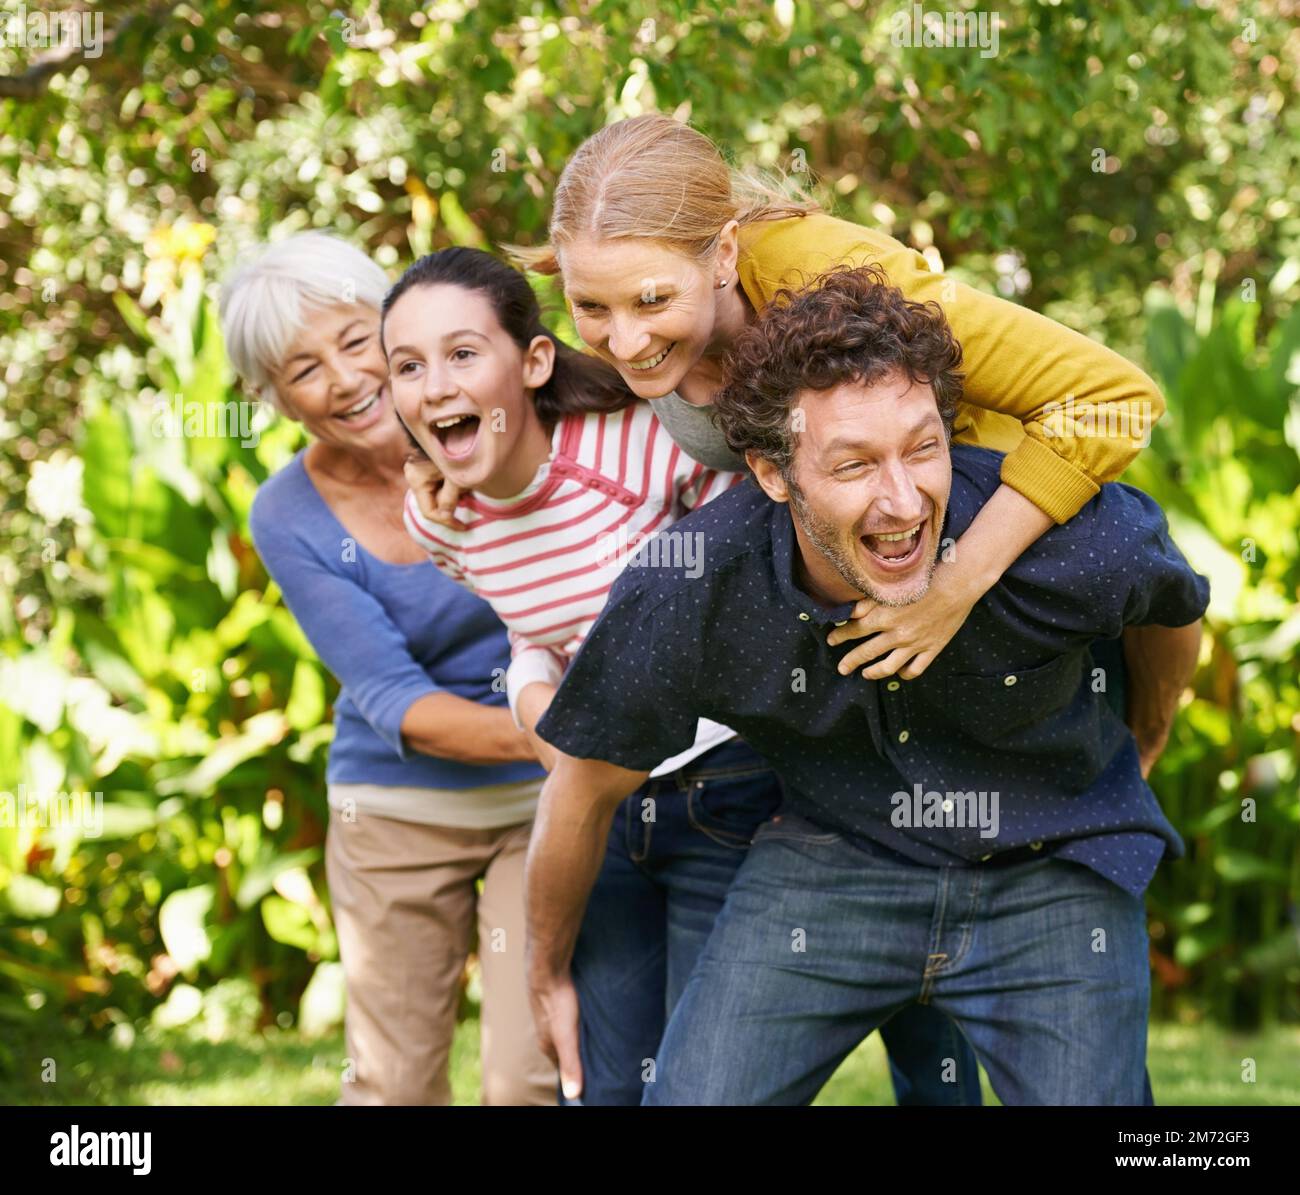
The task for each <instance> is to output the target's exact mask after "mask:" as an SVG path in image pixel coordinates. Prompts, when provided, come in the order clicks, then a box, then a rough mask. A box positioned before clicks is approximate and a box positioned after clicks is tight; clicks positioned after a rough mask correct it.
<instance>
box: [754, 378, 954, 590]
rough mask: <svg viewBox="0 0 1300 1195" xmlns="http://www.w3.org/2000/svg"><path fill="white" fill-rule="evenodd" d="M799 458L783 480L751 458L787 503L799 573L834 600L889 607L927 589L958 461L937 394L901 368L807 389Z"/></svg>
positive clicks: (763, 480)
mask: <svg viewBox="0 0 1300 1195" xmlns="http://www.w3.org/2000/svg"><path fill="white" fill-rule="evenodd" d="M791 418H792V421H793V423H794V425H795V428H796V431H795V433H794V441H795V446H794V447H795V451H794V462H793V465H792V467H791V469H790V470H789V473H788V476H785V477H783V476H782V475H781V474H780V473H779V471H778V470H777V469H776V468H775V467H774V466H773V465H772V464H771V463H770V462H768V461H764V460H762V459H761V458H753V459H751V464H752V465H753V466H754V469H755V473H756V474H757V476H758V480H759V483H760V484H761V485H762V486H763V488H764V489H765V490H766V491H767V493H768V494H769V495H770V496H771V497H773V498H775V499H776V500H777V501H786V500H788V501H789V503H790V508H791V515H792V517H793V520H794V526H795V535H796V537H797V539H798V543H799V549H800V554H801V556H802V565H803V568H802V570H801V573H802V575H801V576H800V577H799V580H800V581H801V583H803V584H804V585H805V586H806V587H807V588H808V590H809V592H810V593H811V595H812V596H814V597H816V598H818V599H819V600H821V601H823V602H825V603H826V604H828V605H838V604H840V603H843V602H848V601H855V600H857V599H858V598H859V597H864V596H865V597H868V598H870V599H872V600H873V601H876V602H879V603H880V604H881V605H884V606H904V605H908V604H909V603H911V602H915V601H917V600H919V599H920V598H921V597H922V596H923V595H924V594H925V592H926V590H927V589H928V588H929V585H930V578H931V576H932V575H933V573H934V568H935V564H936V562H937V560H938V555H939V537H940V532H941V530H942V528H943V519H944V513H945V511H946V510H947V506H948V492H949V490H950V488H951V485H952V460H951V458H950V457H949V455H948V438H947V435H946V434H945V431H944V426H943V420H942V419H941V418H940V416H939V410H938V406H937V405H936V403H935V397H934V391H933V390H932V389H931V388H930V387H929V386H928V385H925V384H923V383H918V382H913V381H911V380H909V379H908V377H907V376H906V375H905V374H903V373H901V372H893V373H889V374H886V375H885V376H884V377H883V378H881V379H879V380H877V381H875V382H873V383H871V384H870V385H866V386H864V385H862V384H861V383H859V382H845V383H842V384H840V385H839V386H836V387H835V388H834V389H832V390H825V391H817V392H814V391H805V392H803V393H802V394H801V395H800V396H799V401H798V402H797V403H796V404H795V406H794V407H793V408H792V411H791Z"/></svg>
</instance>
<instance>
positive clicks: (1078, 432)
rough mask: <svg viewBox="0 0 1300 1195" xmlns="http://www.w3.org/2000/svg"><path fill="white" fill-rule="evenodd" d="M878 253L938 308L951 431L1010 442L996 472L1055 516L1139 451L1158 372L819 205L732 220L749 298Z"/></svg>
mask: <svg viewBox="0 0 1300 1195" xmlns="http://www.w3.org/2000/svg"><path fill="white" fill-rule="evenodd" d="M842 263H847V264H851V265H855V266H860V265H868V264H875V265H878V266H879V267H880V268H881V269H882V270H883V271H884V273H885V274H886V275H887V276H888V278H889V280H890V282H891V283H892V284H893V285H894V286H897V287H898V289H899V290H901V291H902V292H903V294H905V295H906V296H907V297H908V298H909V299H914V300H917V301H918V302H926V301H928V300H934V301H935V302H936V303H938V304H939V306H940V307H942V308H943V311H944V314H945V315H946V316H947V318H948V322H949V324H950V325H951V327H952V330H953V333H954V335H955V336H956V337H957V340H958V342H959V343H960V344H961V347H962V355H963V359H964V360H963V368H964V371H965V375H966V382H965V387H964V394H963V401H962V402H961V403H959V404H958V408H957V421H956V424H955V426H954V437H955V438H956V439H958V440H960V441H962V442H963V443H967V444H983V445H985V446H987V447H989V448H996V449H999V450H1001V451H1003V452H1005V453H1006V454H1007V456H1006V459H1005V460H1004V461H1003V463H1002V480H1003V482H1004V483H1006V484H1007V485H1009V486H1011V487H1012V488H1013V489H1015V490H1017V491H1019V492H1020V493H1021V494H1023V495H1024V496H1025V497H1026V498H1028V499H1029V500H1030V501H1031V502H1033V504H1034V505H1035V506H1037V507H1039V508H1040V509H1041V510H1043V511H1044V512H1046V513H1047V514H1048V515H1050V516H1051V517H1052V518H1053V519H1055V520H1056V521H1057V522H1058V523H1064V522H1065V521H1066V520H1067V519H1069V518H1071V517H1073V516H1074V515H1075V514H1077V513H1078V511H1079V509H1080V507H1082V506H1083V504H1084V503H1085V502H1087V501H1088V499H1090V498H1091V497H1092V496H1093V495H1094V494H1096V493H1097V489H1098V484H1099V483H1100V482H1104V481H1114V480H1115V478H1117V477H1118V476H1119V475H1120V474H1121V473H1122V472H1123V471H1124V469H1125V467H1126V466H1127V465H1128V463H1129V462H1130V461H1131V460H1132V459H1133V458H1134V457H1135V456H1136V455H1137V453H1138V449H1139V447H1140V446H1141V444H1142V442H1143V436H1144V435H1149V434H1150V429H1151V427H1152V425H1153V424H1154V423H1155V421H1156V420H1157V419H1159V418H1160V416H1161V415H1162V414H1163V413H1164V409H1165V403H1164V399H1163V398H1162V397H1161V395H1160V391H1159V390H1158V389H1157V387H1156V385H1155V383H1154V382H1153V381H1152V380H1151V379H1150V378H1149V377H1147V376H1146V374H1144V373H1143V372H1142V371H1141V370H1140V369H1138V368H1137V367H1136V366H1135V365H1132V364H1130V363H1129V362H1128V361H1126V360H1125V359H1124V358H1123V357H1121V356H1120V355H1119V354H1118V353H1115V352H1112V351H1111V350H1110V349H1108V348H1105V347H1103V346H1102V345H1100V344H1097V343H1096V342H1095V341H1093V340H1089V339H1088V337H1086V336H1082V335H1080V334H1079V333H1078V332H1074V331H1071V330H1070V329H1069V328H1066V327H1064V326H1063V325H1061V324H1058V323H1055V322H1054V321H1053V320H1050V319H1048V318H1046V317H1045V316H1042V315H1039V314H1038V313H1037V312H1034V311H1030V310H1029V309H1028V308H1025V307H1020V306H1018V305H1017V304H1015V303H1010V302H1007V301H1006V300H1005V299H999V298H996V297H994V296H993V295H988V294H984V293H983V292H981V291H978V290H975V289H974V288H973V287H969V286H966V285H964V284H963V283H960V282H957V281H955V280H953V279H950V278H946V277H945V276H944V275H943V274H936V273H935V272H934V271H933V270H931V269H930V267H929V264H928V263H927V262H926V260H925V258H924V257H922V256H921V254H919V253H917V252H915V251H914V250H912V249H909V248H908V247H907V246H906V245H904V244H902V243H901V242H899V241H896V240H894V239H893V237H889V236H886V235H885V234H884V233H882V232H877V231H875V230H873V229H870V228H864V227H862V226H861V225H858V224H851V223H849V222H848V221H846V220H837V219H835V218H834V217H833V216H828V215H826V214H824V213H821V212H814V213H811V214H809V215H806V216H794V217H789V218H786V219H781V220H766V221H763V220H760V221H757V222H755V223H753V224H747V225H745V226H743V227H742V228H741V230H740V259H739V262H738V267H737V268H738V272H739V274H740V284H741V286H742V287H743V288H744V291H745V294H746V295H748V296H749V301H750V302H751V303H752V304H753V305H754V308H755V310H760V311H761V310H762V309H763V308H764V307H766V306H767V304H768V303H770V302H771V301H772V298H773V296H774V295H775V294H776V292H777V291H778V290H779V289H781V287H783V286H788V287H791V288H793V289H799V288H800V287H802V286H804V285H806V284H807V283H809V282H811V281H812V280H813V279H814V278H815V277H816V276H817V275H818V274H820V273H822V272H823V271H825V270H827V269H830V268H831V267H833V266H836V265H839V264H842Z"/></svg>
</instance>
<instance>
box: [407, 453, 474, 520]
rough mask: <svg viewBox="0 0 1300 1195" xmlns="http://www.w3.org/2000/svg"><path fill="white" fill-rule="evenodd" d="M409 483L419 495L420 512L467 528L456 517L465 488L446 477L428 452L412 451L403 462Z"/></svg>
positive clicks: (425, 515) (417, 499)
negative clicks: (457, 506) (417, 452)
mask: <svg viewBox="0 0 1300 1195" xmlns="http://www.w3.org/2000/svg"><path fill="white" fill-rule="evenodd" d="M403 470H404V472H405V473H406V484H407V485H408V486H410V487H411V493H412V494H414V495H415V504H416V506H418V507H419V508H420V513H421V514H422V515H424V517H425V518H426V519H428V520H429V521H430V522H432V523H439V524H441V525H442V526H443V527H451V528H453V529H455V530H457V531H464V530H465V524H464V523H462V522H461V521H460V520H459V519H458V518H457V517H456V513H455V512H456V503H457V502H459V501H460V496H461V494H462V493H463V492H464V491H463V490H461V489H460V487H459V486H456V485H453V484H452V483H451V482H450V481H448V480H447V479H446V478H445V477H443V475H442V473H441V471H440V470H439V469H438V466H437V465H435V464H434V463H433V462H432V461H431V460H429V458H428V457H427V456H419V455H416V454H415V453H412V454H411V455H410V456H408V457H407V458H406V461H405V463H404V464H403Z"/></svg>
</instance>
